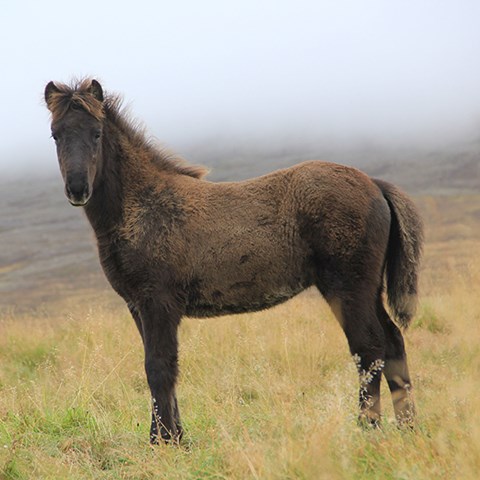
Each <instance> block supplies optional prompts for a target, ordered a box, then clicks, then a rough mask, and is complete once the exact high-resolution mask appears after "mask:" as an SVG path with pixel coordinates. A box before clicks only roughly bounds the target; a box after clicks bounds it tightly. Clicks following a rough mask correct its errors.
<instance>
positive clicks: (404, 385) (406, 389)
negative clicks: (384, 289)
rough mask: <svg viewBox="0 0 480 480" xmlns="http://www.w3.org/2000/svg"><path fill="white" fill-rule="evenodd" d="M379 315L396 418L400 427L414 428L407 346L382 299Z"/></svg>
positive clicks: (386, 369) (378, 310)
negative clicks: (383, 334) (383, 333)
mask: <svg viewBox="0 0 480 480" xmlns="http://www.w3.org/2000/svg"><path fill="white" fill-rule="evenodd" d="M377 315H378V319H379V320H380V323H381V325H382V327H383V331H384V332H385V340H386V352H385V368H384V370H383V373H384V375H385V378H386V380H387V382H388V386H389V388H390V393H391V394H392V401H393V408H394V410H395V416H396V418H397V421H398V423H399V424H400V425H408V426H413V423H414V418H415V405H414V403H413V398H412V394H411V385H412V383H411V381H410V374H409V373H408V365H407V355H406V353H405V344H404V341H403V336H402V333H401V332H400V329H399V328H398V327H397V326H396V325H395V324H394V323H393V322H392V320H391V319H390V317H389V315H388V313H387V312H386V310H385V308H384V306H383V303H382V300H381V298H378V300H377Z"/></svg>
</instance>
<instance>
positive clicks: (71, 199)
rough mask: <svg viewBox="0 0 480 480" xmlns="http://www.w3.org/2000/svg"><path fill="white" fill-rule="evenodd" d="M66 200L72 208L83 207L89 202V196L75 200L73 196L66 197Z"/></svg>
mask: <svg viewBox="0 0 480 480" xmlns="http://www.w3.org/2000/svg"><path fill="white" fill-rule="evenodd" d="M67 200H68V201H69V202H70V205H72V206H74V207H84V206H85V205H86V204H87V203H88V201H89V200H90V195H88V196H82V197H80V198H75V197H74V196H73V195H67Z"/></svg>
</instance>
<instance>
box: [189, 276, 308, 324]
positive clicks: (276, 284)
mask: <svg viewBox="0 0 480 480" xmlns="http://www.w3.org/2000/svg"><path fill="white" fill-rule="evenodd" d="M291 273H292V272H290V274H291ZM312 283H313V282H312V281H311V279H310V278H309V275H308V272H305V271H303V272H299V275H291V276H288V278H285V277H283V278H278V277H276V276H275V275H260V274H259V275H257V276H254V277H253V278H242V277H238V278H236V279H233V278H231V279H230V280H227V279H223V281H214V282H202V281H197V282H193V283H192V284H191V285H190V288H189V289H188V292H187V298H188V302H187V309H186V313H187V315H189V316H193V317H209V316H216V315H227V314H232V313H244V312H255V311H259V310H264V309H267V308H270V307H273V306H275V305H278V304H280V303H283V302H285V301H287V300H288V299H290V298H292V297H293V296H295V295H297V294H298V293H300V292H301V291H303V290H305V289H306V288H308V287H309V286H311V285H312Z"/></svg>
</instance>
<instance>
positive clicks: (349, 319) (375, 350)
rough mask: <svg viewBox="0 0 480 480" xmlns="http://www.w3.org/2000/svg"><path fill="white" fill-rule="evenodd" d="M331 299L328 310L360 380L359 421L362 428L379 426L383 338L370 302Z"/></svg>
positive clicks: (356, 299)
mask: <svg viewBox="0 0 480 480" xmlns="http://www.w3.org/2000/svg"><path fill="white" fill-rule="evenodd" d="M342 297H343V298H342V299H340V297H335V298H331V299H330V300H329V304H330V307H331V308H332V311H333V313H334V314H335V316H336V317H337V319H338V321H339V323H340V325H341V326H342V328H343V331H344V332H345V335H346V337H347V340H348V345H349V347H350V352H351V353H352V355H353V357H354V359H355V363H356V365H357V369H358V374H359V379H360V394H359V405H360V417H359V420H360V422H361V423H362V424H371V425H374V426H378V425H379V422H380V413H381V412H380V381H381V378H382V375H381V373H382V368H383V365H384V361H385V335H384V332H383V329H382V326H381V325H380V322H379V321H378V319H377V316H376V314H375V306H374V302H373V301H372V302H371V303H370V302H367V301H365V297H363V298H362V296H360V295H357V296H356V298H352V297H349V296H346V295H343V296H342Z"/></svg>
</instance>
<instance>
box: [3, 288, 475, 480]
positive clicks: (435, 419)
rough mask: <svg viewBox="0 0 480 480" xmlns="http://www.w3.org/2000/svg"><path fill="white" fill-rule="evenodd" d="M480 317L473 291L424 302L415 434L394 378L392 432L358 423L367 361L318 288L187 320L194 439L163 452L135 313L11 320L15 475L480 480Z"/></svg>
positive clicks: (8, 418) (188, 402) (8, 379)
mask: <svg viewBox="0 0 480 480" xmlns="http://www.w3.org/2000/svg"><path fill="white" fill-rule="evenodd" d="M458 312H462V315H461V316H460V317H459V316H458ZM479 316H480V306H479V305H477V303H476V302H475V300H474V299H473V298H471V297H470V295H468V292H467V291H466V290H465V291H464V290H463V287H457V289H456V290H454V291H452V292H451V293H450V294H449V295H444V296H442V297H438V296H437V297H435V296H432V297H427V298H425V299H424V300H423V302H422V305H421V308H420V312H419V316H418V319H417V321H416V322H415V323H414V325H413V326H412V328H411V330H410V331H409V332H408V333H407V335H406V338H407V349H408V353H409V359H410V364H411V371H412V374H413V380H414V386H415V395H416V401H417V406H418V411H419V419H418V420H419V421H418V428H417V429H416V431H414V432H410V431H402V430H399V429H398V428H397V427H396V425H395V423H394V421H393V418H392V417H393V412H392V407H391V405H390V398H389V394H388V391H387V389H386V387H385V385H384V386H383V387H382V393H383V408H384V413H385V415H384V422H383V428H382V430H380V431H363V430H361V429H360V428H359V427H358V426H357V422H356V415H357V411H356V399H357V378H356V373H355V366H354V363H353V361H352V359H351V358H350V356H349V354H348V349H347V345H346V341H345V339H344V337H343V334H342V332H341V330H340V328H339V326H338V325H337V323H336V321H335V320H334V319H333V317H332V316H331V314H330V312H329V311H328V309H327V308H326V306H325V304H324V303H323V302H322V301H321V300H320V298H318V297H316V296H314V295H311V294H307V295H304V296H301V297H298V298H297V299H295V300H293V301H292V302H290V303H288V304H286V305H284V306H281V307H277V308H275V309H273V310H269V311H266V312H263V313H261V314H255V315H243V316H236V317H223V318H218V319H211V320H193V319H186V320H185V321H184V322H183V324H182V327H181V352H180V362H181V376H180V380H179V386H178V396H179V402H180V407H181V410H182V416H183V423H184V427H185V429H186V434H185V438H184V441H183V443H182V445H181V446H180V447H171V446H163V445H162V446H159V447H155V448H152V447H150V446H149V445H148V428H149V421H150V417H149V408H150V401H149V393H148V389H147V385H146V381H145V378H144V372H143V356H142V355H143V351H142V346H141V342H140V338H139V336H138V333H137V331H136V329H135V327H134V324H133V321H132V320H131V319H130V318H129V317H128V315H127V313H126V311H124V310H121V311H109V312H105V311H103V310H102V309H101V308H100V307H98V308H97V309H93V310H91V311H87V312H82V311H81V309H77V313H76V314H75V316H73V317H72V316H68V317H63V316H57V315H52V316H51V317H50V318H36V319H35V318H31V319H28V318H27V319H19V318H3V319H2V323H1V324H0V329H1V333H2V335H1V338H0V382H1V383H0V394H1V395H0V479H27V478H28V479H30V478H35V479H59V478H60V479H63V478H65V479H84V478H92V479H135V480H137V479H162V478H165V479H245V478H254V479H255V478H258V479H279V480H280V479H282V480H283V479H323V478H324V479H337V478H338V479H367V478H368V479H382V480H383V479H415V480H421V479H431V478H447V479H450V478H459V479H460V478H461V479H469V478H472V479H473V478H477V472H478V470H479V468H480V422H479V420H478V416H475V415H474V412H475V411H480V400H478V398H479V397H478V390H479V387H480V375H479V373H480V367H479V365H480V348H479V342H478V339H479V338H480V335H479V333H480V332H479V325H480V322H479V321H478V317H479Z"/></svg>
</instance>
